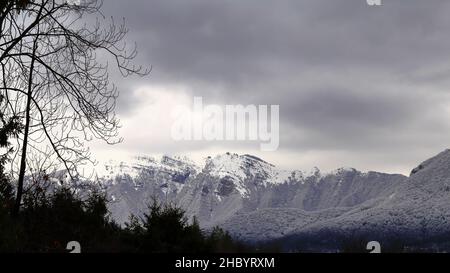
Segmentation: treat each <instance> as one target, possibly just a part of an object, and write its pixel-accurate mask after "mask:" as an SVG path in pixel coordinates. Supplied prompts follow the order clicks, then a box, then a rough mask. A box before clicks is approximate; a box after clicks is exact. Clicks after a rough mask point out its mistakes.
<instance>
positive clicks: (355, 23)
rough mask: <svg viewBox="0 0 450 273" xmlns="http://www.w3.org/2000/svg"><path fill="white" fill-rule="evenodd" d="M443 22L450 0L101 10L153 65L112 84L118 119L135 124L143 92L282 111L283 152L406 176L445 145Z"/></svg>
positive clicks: (149, 3)
mask: <svg viewBox="0 0 450 273" xmlns="http://www.w3.org/2000/svg"><path fill="white" fill-rule="evenodd" d="M449 11H450V2H449V1H446V0H434V1H420V0H416V1H412V0H411V1H402V0H384V5H383V7H381V8H374V7H369V6H367V5H366V3H365V1H364V0H347V1H334V0H304V1H298V0H292V1H288V0H281V1H269V0H246V1H226V0H224V1H218V0H189V1H188V0H170V1H167V0H132V1H120V0H108V1H105V9H104V13H105V14H107V15H113V16H115V17H119V18H120V17H125V18H126V19H127V24H128V27H129V28H130V35H129V38H130V40H133V41H134V40H135V41H137V43H138V46H139V49H140V55H139V60H138V61H139V62H140V63H143V64H151V65H152V66H153V72H152V74H151V75H150V77H149V78H147V79H145V80H139V82H138V81H136V80H135V79H130V80H128V81H127V82H126V83H124V82H122V83H121V84H120V85H119V87H121V88H122V89H123V90H126V91H125V92H126V95H125V96H122V98H121V100H120V104H119V113H123V114H124V115H129V116H132V113H133V112H132V111H131V110H132V109H135V108H138V107H139V105H140V103H142V101H140V100H139V98H138V97H136V96H134V95H133V92H134V91H133V90H135V87H136V86H139V85H145V84H163V85H164V84H170V85H171V84H180V85H184V86H188V87H190V88H191V89H192V90H193V91H192V93H193V94H195V95H201V96H203V97H204V100H206V101H210V102H211V103H224V104H225V103H241V104H280V107H281V122H282V131H281V134H282V143H281V144H282V145H281V150H280V153H282V152H283V151H289V152H299V153H301V152H304V151H318V150H319V151H327V150H330V151H334V150H341V151H345V153H346V154H347V157H346V158H349V162H354V161H358V160H359V162H363V163H362V164H361V167H362V168H365V167H367V168H368V169H372V168H378V169H381V170H383V169H392V168H389V166H390V165H393V164H396V166H400V167H398V168H397V169H398V170H400V171H404V172H406V169H407V168H409V167H413V165H414V164H416V163H417V162H416V160H418V159H419V160H420V159H425V158H426V157H427V156H429V155H430V154H432V153H433V152H436V153H437V152H438V151H439V150H440V149H443V148H444V147H446V146H448V144H447V143H448V142H449V141H450V128H449V126H448V122H447V121H448V120H449V117H448V114H449V112H448V111H447V109H446V106H447V105H448V103H449V102H450V97H449V96H448V89H449V87H450V85H449V84H450V82H449V80H448V79H449V76H450V50H449V49H450V38H448V37H449V36H448V33H449V31H450V17H449V16H448V12H449ZM133 145H136V144H135V143H134V144H133ZM208 145H211V144H209V143H204V144H202V145H200V146H199V145H198V143H196V144H195V145H191V146H194V148H193V149H200V148H203V149H205V147H207V146H208ZM173 147H177V146H176V145H175V146H173ZM186 147H190V146H184V148H186ZM414 151H415V152H414ZM374 153H376V154H378V155H380V154H384V155H385V156H384V157H382V156H376V157H374V158H378V159H377V160H375V159H374V158H369V157H370V156H371V154H372V155H374ZM399 154H404V155H405V156H399ZM324 156H326V153H325V155H324ZM355 159H358V160H355ZM374 161H375V162H374ZM364 162H366V163H367V164H366V165H367V166H366V165H364V164H365V163H364ZM281 164H283V163H281ZM316 164H317V165H319V166H320V165H321V163H320V162H317V163H316ZM368 164H372V166H368ZM339 165H340V162H336V167H338V166H339Z"/></svg>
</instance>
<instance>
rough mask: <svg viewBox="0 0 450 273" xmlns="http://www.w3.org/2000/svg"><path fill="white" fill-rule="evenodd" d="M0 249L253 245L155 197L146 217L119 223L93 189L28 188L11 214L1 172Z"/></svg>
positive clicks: (229, 248) (234, 248)
mask: <svg viewBox="0 0 450 273" xmlns="http://www.w3.org/2000/svg"><path fill="white" fill-rule="evenodd" d="M0 176H1V177H0V252H25V253H29V252H32V253H48V252H69V251H68V250H66V246H67V243H68V242H70V241H78V242H79V243H80V244H81V251H82V252H131V253H140V252H151V253H154V252H162V253H166V252H183V253H184V252H188V253H214V252H242V251H252V250H251V249H249V248H247V247H244V245H242V244H240V243H238V242H236V241H234V240H233V239H232V238H231V237H230V236H229V235H228V234H227V233H226V232H224V231H223V230H221V229H219V228H215V229H214V230H213V231H211V232H208V233H206V232H204V231H202V230H201V229H200V227H199V225H198V224H197V222H196V221H195V219H194V221H188V219H186V218H185V215H184V212H183V211H182V210H181V209H179V208H177V207H174V206H170V205H161V204H158V203H157V202H153V203H152V204H150V205H149V209H148V213H147V214H145V215H144V216H143V217H142V218H137V217H131V219H130V222H129V223H128V224H127V225H126V226H125V227H121V226H119V225H117V224H116V223H115V222H114V221H112V220H111V219H110V218H109V217H108V209H107V203H106V200H105V197H104V195H102V194H100V193H97V192H95V191H93V192H92V193H90V194H89V195H88V196H86V197H84V198H82V197H80V196H78V195H77V194H75V192H74V191H73V190H72V189H70V188H68V187H60V188H58V189H55V190H54V191H50V192H49V191H48V190H43V189H40V188H39V187H34V188H33V189H32V190H29V191H27V192H26V193H25V195H24V199H23V204H22V208H21V211H20V214H19V215H18V216H13V214H12V213H11V211H12V210H11V208H13V206H14V188H13V186H12V185H11V184H10V182H9V181H8V179H7V177H5V175H4V174H3V172H1V173H0Z"/></svg>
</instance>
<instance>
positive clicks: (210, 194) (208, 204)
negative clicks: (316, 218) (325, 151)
mask: <svg viewBox="0 0 450 273" xmlns="http://www.w3.org/2000/svg"><path fill="white" fill-rule="evenodd" d="M99 180H100V181H101V182H102V184H103V185H104V186H105V188H106V190H107V192H108V196H109V199H110V200H111V204H110V210H111V212H112V216H113V218H115V219H116V220H117V221H118V222H119V223H124V222H125V221H127V220H128V217H129V214H130V213H133V214H137V215H140V214H142V212H143V211H144V210H145V209H146V205H147V204H148V203H149V202H150V201H151V200H152V199H153V198H156V199H158V200H159V201H163V202H172V203H175V204H177V205H179V206H180V207H182V208H183V209H184V210H186V213H187V215H188V217H193V216H196V217H197V219H198V220H199V221H200V223H201V224H202V225H203V226H211V225H216V224H218V225H220V224H222V223H225V222H226V221H227V220H228V219H230V218H232V217H235V216H236V215H245V214H246V213H252V212H255V211H258V210H260V209H272V208H295V209H300V210H303V211H305V213H307V212H314V211H321V210H327V209H333V208H341V207H342V208H347V207H354V206H358V205H360V204H362V203H364V202H366V201H367V200H371V199H374V198H379V197H380V196H388V195H391V194H392V192H393V189H394V188H395V187H397V186H398V185H399V184H401V183H402V182H403V181H404V180H405V177H404V176H401V175H388V174H381V173H375V172H369V173H361V172H359V171H357V170H355V169H351V168H342V169H338V170H336V171H333V172H330V173H325V174H322V173H321V172H320V170H319V169H317V168H314V169H313V170H311V171H310V172H304V171H298V170H296V171H287V170H280V169H278V168H277V167H276V166H274V165H273V164H270V163H268V162H266V161H264V160H262V159H260V158H257V157H255V156H251V155H237V154H231V153H227V154H223V155H218V156H215V157H208V158H207V159H206V160H205V163H204V165H203V166H198V165H196V164H194V163H193V162H192V161H190V160H189V159H187V158H181V157H169V156H163V157H162V158H160V159H156V158H151V157H136V158H134V159H133V160H130V161H129V162H128V163H126V162H116V163H114V162H107V164H105V165H104V170H103V174H101V175H100V176H99ZM244 217H245V216H244ZM236 221H238V220H236ZM238 222H239V221H238ZM264 224H267V223H264ZM264 224H263V225H264ZM267 225H268V224H267Z"/></svg>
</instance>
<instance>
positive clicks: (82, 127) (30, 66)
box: [0, 0, 149, 215]
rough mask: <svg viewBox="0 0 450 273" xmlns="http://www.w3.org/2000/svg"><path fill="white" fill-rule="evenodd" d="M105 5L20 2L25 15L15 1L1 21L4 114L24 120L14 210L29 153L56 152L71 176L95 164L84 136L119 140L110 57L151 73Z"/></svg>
mask: <svg viewBox="0 0 450 273" xmlns="http://www.w3.org/2000/svg"><path fill="white" fill-rule="evenodd" d="M72 2H73V1H72ZM101 6H102V2H101V1H98V0H84V1H82V2H81V3H78V4H70V3H68V2H66V1H64V0H60V1H58V0H34V1H33V0H32V1H29V3H28V4H27V5H25V6H20V9H21V12H20V13H18V12H17V11H15V10H17V8H14V7H13V6H12V7H11V9H10V11H9V13H6V15H5V16H3V18H2V22H1V25H0V27H1V29H0V33H1V34H2V35H1V36H0V69H1V72H2V73H1V74H0V79H1V85H0V91H1V92H2V94H3V96H4V97H5V98H6V101H7V103H6V107H4V109H2V111H3V113H4V115H5V116H19V117H21V118H22V123H23V133H22V134H21V135H20V138H19V140H20V141H19V143H17V144H18V145H19V146H20V149H19V150H18V151H20V154H18V155H17V158H18V162H20V164H19V168H18V186H17V196H16V204H15V206H14V211H13V213H14V214H16V215H17V214H18V212H19V209H20V204H21V199H22V194H23V186H24V185H23V184H24V179H25V173H26V170H27V154H28V153H29V152H30V151H33V152H37V153H44V154H48V153H49V151H51V154H48V156H49V157H50V156H54V157H55V158H56V159H57V160H58V161H59V162H60V163H62V165H63V166H64V168H65V169H66V170H67V173H68V175H69V176H70V177H71V178H72V179H73V178H75V177H76V176H77V175H78V171H77V170H78V168H77V167H78V166H80V165H81V164H84V163H85V162H86V161H92V159H91V156H90V153H89V149H88V147H86V145H85V143H86V141H90V140H93V139H101V140H103V141H106V142H107V143H109V144H114V143H117V142H120V138H119V137H118V128H119V120H118V119H117V117H116V115H115V105H116V99H117V97H118V91H117V89H116V87H115V86H114V85H113V84H112V83H111V82H110V77H109V73H108V72H109V69H108V61H110V60H112V61H113V62H114V64H115V66H116V67H117V68H118V70H119V71H120V72H121V74H122V75H123V76H124V77H126V76H129V75H132V74H137V75H141V76H143V75H146V74H148V73H149V71H148V70H145V69H143V68H142V67H140V66H134V65H133V64H131V62H130V61H132V60H133V59H134V58H135V57H136V53H137V52H136V47H135V46H133V47H132V48H131V50H130V51H129V50H127V49H128V48H129V47H128V45H127V44H126V42H125V40H124V38H125V35H126V34H127V29H126V28H125V25H124V24H123V23H122V24H119V25H118V24H116V23H115V22H114V20H113V19H112V18H111V20H110V21H107V20H106V19H105V18H104V17H103V16H102V14H101V13H100V8H101ZM46 147H50V148H51V149H50V150H49V149H47V148H46Z"/></svg>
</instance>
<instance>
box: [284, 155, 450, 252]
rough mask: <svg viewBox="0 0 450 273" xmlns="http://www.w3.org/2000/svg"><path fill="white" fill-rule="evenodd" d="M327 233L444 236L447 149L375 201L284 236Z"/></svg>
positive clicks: (449, 193) (449, 182)
mask: <svg viewBox="0 0 450 273" xmlns="http://www.w3.org/2000/svg"><path fill="white" fill-rule="evenodd" d="M330 233H333V234H340V236H347V237H349V236H364V237H368V238H369V239H372V240H383V238H384V239H386V238H390V240H394V239H395V240H406V241H409V242H411V243H412V244H413V243H417V242H427V241H432V240H438V241H439V240H440V239H437V238H444V237H446V236H447V235H448V234H449V233H450V150H446V151H444V152H442V153H440V154H438V155H437V156H435V157H433V158H431V159H429V160H426V161H425V162H423V163H421V164H420V165H419V166H418V167H417V168H415V169H414V170H413V171H412V172H411V176H410V177H409V178H408V179H407V180H406V181H405V182H404V183H401V184H399V185H398V187H396V188H395V189H394V191H393V192H392V193H391V194H389V195H384V196H382V197H381V198H379V199H378V200H377V202H374V203H372V204H370V205H368V206H357V207H355V208H353V209H352V210H350V211H347V212H345V213H343V214H342V215H340V216H338V217H335V218H331V219H326V220H324V221H319V222H316V223H314V224H312V225H309V226H307V227H299V228H297V229H296V230H293V231H291V235H290V236H288V237H289V238H290V239H288V240H289V241H291V242H292V240H293V238H296V237H298V238H302V239H304V238H306V237H309V238H312V237H314V236H316V237H322V236H323V234H330ZM442 236H443V237H442Z"/></svg>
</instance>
